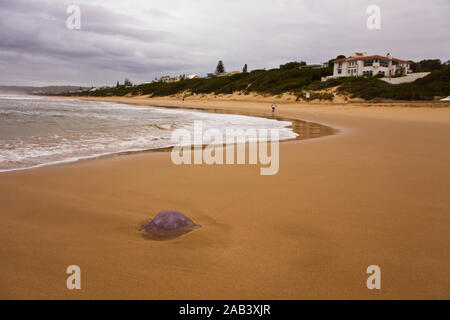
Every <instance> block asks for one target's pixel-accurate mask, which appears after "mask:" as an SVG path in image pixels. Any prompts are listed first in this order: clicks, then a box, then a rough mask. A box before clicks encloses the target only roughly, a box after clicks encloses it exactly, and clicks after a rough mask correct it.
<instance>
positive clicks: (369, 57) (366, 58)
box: [335, 54, 411, 63]
mask: <svg viewBox="0 0 450 320" xmlns="http://www.w3.org/2000/svg"><path fill="white" fill-rule="evenodd" d="M368 59H380V60H393V61H397V62H402V63H411V62H409V61H406V60H400V59H396V58H388V57H383V56H379V55H374V56H359V54H358V57H349V58H342V59H337V60H336V61H335V62H344V61H356V60H368Z"/></svg>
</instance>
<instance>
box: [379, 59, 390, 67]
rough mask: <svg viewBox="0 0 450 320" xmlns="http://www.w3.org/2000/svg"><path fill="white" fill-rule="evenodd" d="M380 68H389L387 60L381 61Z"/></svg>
mask: <svg viewBox="0 0 450 320" xmlns="http://www.w3.org/2000/svg"><path fill="white" fill-rule="evenodd" d="M380 66H381V67H385V68H387V67H389V61H387V60H381V61H380Z"/></svg>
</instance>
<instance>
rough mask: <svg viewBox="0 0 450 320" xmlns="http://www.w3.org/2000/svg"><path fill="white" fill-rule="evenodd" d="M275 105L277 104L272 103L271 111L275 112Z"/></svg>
mask: <svg viewBox="0 0 450 320" xmlns="http://www.w3.org/2000/svg"><path fill="white" fill-rule="evenodd" d="M276 107H277V105H276V104H275V103H272V113H274V112H275V109H276Z"/></svg>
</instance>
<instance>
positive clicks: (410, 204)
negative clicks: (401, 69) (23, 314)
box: [0, 97, 450, 299]
mask: <svg viewBox="0 0 450 320" xmlns="http://www.w3.org/2000/svg"><path fill="white" fill-rule="evenodd" d="M90 99H92V98H90ZM98 100H108V101H117V102H124V103H132V104H137V105H143V106H144V105H153V106H182V107H195V108H208V109H217V112H220V110H232V111H235V112H240V113H244V114H257V115H264V114H266V115H268V114H270V103H269V101H270V99H269V98H267V99H263V98H261V99H260V100H258V99H253V100H252V99H250V98H249V99H248V100H239V99H238V98H236V99H225V98H223V99H221V98H220V97H219V98H209V99H206V98H205V99H195V98H188V99H187V100H186V101H185V102H184V103H183V102H181V101H180V99H169V98H167V99H163V98H161V99H149V98H147V97H136V98H131V97H121V98H119V97H113V98H101V99H98ZM278 106H279V108H278V110H277V114H278V115H280V116H283V117H288V118H295V119H303V120H307V121H313V122H318V123H323V124H327V125H329V126H332V127H334V128H337V129H339V130H340V133H339V134H337V135H333V136H330V137H326V138H321V139H311V140H306V141H292V142H286V143H281V144H280V170H279V173H278V174H277V175H275V176H261V175H260V174H259V168H258V167H255V166H248V165H244V166H238V165H232V166H208V165H196V166H194V165H192V166H175V165H174V164H172V162H171V160H170V153H168V152H146V153H139V154H132V155H122V156H113V157H105V158H101V159H95V160H86V161H80V162H76V163H70V164H61V165H54V166H47V167H42V168H37V169H31V170H23V171H16V172H7V173H0V199H1V214H0V243H1V245H0V299H91V298H96V299H450V278H449V274H450V196H449V190H450V142H449V137H450V108H448V103H447V104H443V103H442V104H417V103H414V104H411V105H408V104H386V105H370V104H369V105H368V104H358V103H353V104H334V105H331V104H300V103H298V104H297V103H294V102H289V101H280V102H279V104H278ZM166 209H174V210H179V211H181V212H183V213H185V214H186V215H187V216H188V217H189V218H191V219H192V220H194V221H195V222H196V223H198V224H199V225H201V226H202V227H201V228H200V229H198V230H195V231H194V232H192V233H189V234H187V235H184V236H182V237H180V238H177V239H175V240H171V241H151V240H146V239H145V238H143V237H142V235H141V234H140V233H139V227H140V225H141V224H142V223H144V222H147V221H149V220H151V219H152V217H154V216H155V215H156V214H157V213H158V212H160V211H162V210H166ZM69 265H78V266H80V267H81V272H82V290H79V291H77V290H74V291H69V290H68V289H67V288H66V279H67V277H68V275H67V274H66V268H67V267H68V266H69ZM370 265H379V266H380V267H381V270H382V290H380V291H370V290H368V289H367V287H366V279H367V277H368V275H367V274H366V269H367V267H368V266H370Z"/></svg>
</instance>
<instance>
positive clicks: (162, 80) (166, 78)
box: [159, 76, 170, 83]
mask: <svg viewBox="0 0 450 320" xmlns="http://www.w3.org/2000/svg"><path fill="white" fill-rule="evenodd" d="M159 81H161V82H165V83H167V82H169V81H170V76H162V77H161V78H159Z"/></svg>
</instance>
